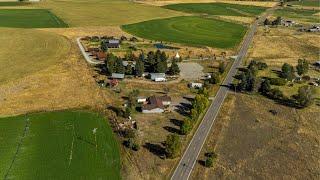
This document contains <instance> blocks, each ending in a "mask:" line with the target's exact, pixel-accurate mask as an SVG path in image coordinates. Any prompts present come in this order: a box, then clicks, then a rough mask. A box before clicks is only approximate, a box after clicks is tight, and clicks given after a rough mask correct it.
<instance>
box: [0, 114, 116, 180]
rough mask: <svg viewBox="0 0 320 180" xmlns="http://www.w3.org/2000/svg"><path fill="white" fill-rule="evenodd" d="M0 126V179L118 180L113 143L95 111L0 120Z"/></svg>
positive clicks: (111, 135) (108, 130) (112, 137)
mask: <svg viewBox="0 0 320 180" xmlns="http://www.w3.org/2000/svg"><path fill="white" fill-rule="evenodd" d="M0 127H1V132H2V133H1V134H0V139H1V141H0V154H1V156H0V162H1V163H0V177H1V178H4V179H30V180H31V179H120V155H119V144H118V143H117V140H116V139H115V138H114V136H113V134H112V129H111V128H110V126H109V125H108V122H107V120H105V119H104V118H102V117H101V116H99V115H97V114H95V113H89V112H82V111H59V112H46V113H36V114H29V115H21V116H17V117H8V118H0ZM94 128H97V131H96V136H95V135H93V133H92V130H93V129H94Z"/></svg>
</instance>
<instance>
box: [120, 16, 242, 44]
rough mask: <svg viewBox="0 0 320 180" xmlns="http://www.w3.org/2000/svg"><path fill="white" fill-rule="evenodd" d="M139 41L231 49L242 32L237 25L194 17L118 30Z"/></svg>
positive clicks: (177, 18)
mask: <svg viewBox="0 0 320 180" xmlns="http://www.w3.org/2000/svg"><path fill="white" fill-rule="evenodd" d="M122 29H123V30H125V31H127V32H129V33H131V34H134V35H137V36H139V37H142V38H146V39H152V40H158V41H168V42H174V43H181V44H187V45H193V46H209V47H217V48H234V47H235V46H237V45H238V44H239V43H240V42H241V40H242V37H243V36H244V34H245V32H246V29H247V28H246V27H245V26H242V25H240V24H235V23H230V22H225V21H221V20H216V19H210V18H201V17H196V16H181V17H173V18H168V19H159V20H151V21H145V22H141V23H136V24H129V25H124V26H122Z"/></svg>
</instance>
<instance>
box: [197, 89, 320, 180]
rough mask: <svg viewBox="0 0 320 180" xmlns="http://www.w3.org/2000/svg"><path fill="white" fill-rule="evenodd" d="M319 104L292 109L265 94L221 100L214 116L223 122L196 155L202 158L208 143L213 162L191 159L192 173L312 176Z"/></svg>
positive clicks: (315, 174)
mask: <svg viewBox="0 0 320 180" xmlns="http://www.w3.org/2000/svg"><path fill="white" fill-rule="evenodd" d="M227 102H228V101H227ZM228 109H229V110H228ZM226 110H227V111H226ZM270 110H276V111H277V112H278V114H277V115H272V113H270V112H269V111H270ZM319 110H320V108H319V106H316V105H314V106H312V107H310V108H307V109H303V110H296V109H293V108H289V107H285V106H282V105H279V104H276V103H274V102H273V101H271V100H268V99H265V98H261V97H257V96H253V95H252V96H249V95H237V96H236V100H235V104H234V105H233V104H232V103H226V104H225V105H224V107H223V110H222V111H221V113H220V116H219V118H218V119H217V123H218V124H223V126H222V130H221V133H220V134H219V135H216V134H215V133H216V132H215V131H213V132H212V136H209V137H210V138H209V139H208V141H207V143H206V145H205V148H204V149H203V152H202V156H200V159H204V153H205V152H207V151H210V150H211V151H212V150H213V149H214V150H215V152H216V153H217V154H218V158H217V161H216V163H215V165H214V168H210V169H208V168H204V167H203V166H201V165H200V164H197V165H196V170H195V171H194V174H193V175H192V177H193V178H192V179H212V178H215V179H216V178H217V179H221V178H222V179H234V178H241V179H242V178H247V177H252V178H254V179H261V178H262V179H278V178H285V179H295V178H297V179H317V177H319V172H320V166H319V163H318V160H319V158H320V157H319V154H320V150H319V141H320V137H319V127H320V123H319V122H318V120H317V118H316V117H319V116H320V111H319ZM226 112H227V114H226V116H224V115H225V114H222V113H226ZM218 127H219V126H218ZM215 130H217V129H215Z"/></svg>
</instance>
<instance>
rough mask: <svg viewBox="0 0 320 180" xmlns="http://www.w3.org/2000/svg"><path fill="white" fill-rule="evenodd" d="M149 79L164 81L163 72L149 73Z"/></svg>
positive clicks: (164, 75)
mask: <svg viewBox="0 0 320 180" xmlns="http://www.w3.org/2000/svg"><path fill="white" fill-rule="evenodd" d="M150 79H151V80H153V81H156V82H162V81H166V80H167V79H166V74H165V73H150Z"/></svg>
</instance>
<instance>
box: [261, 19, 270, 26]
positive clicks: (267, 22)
mask: <svg viewBox="0 0 320 180" xmlns="http://www.w3.org/2000/svg"><path fill="white" fill-rule="evenodd" d="M263 24H264V25H265V26H267V25H270V24H271V23H270V21H269V19H268V18H266V19H265V20H264V22H263Z"/></svg>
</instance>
